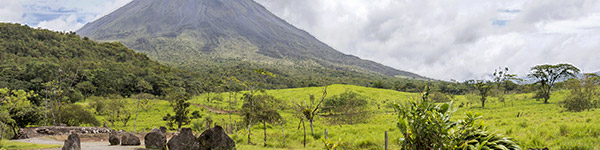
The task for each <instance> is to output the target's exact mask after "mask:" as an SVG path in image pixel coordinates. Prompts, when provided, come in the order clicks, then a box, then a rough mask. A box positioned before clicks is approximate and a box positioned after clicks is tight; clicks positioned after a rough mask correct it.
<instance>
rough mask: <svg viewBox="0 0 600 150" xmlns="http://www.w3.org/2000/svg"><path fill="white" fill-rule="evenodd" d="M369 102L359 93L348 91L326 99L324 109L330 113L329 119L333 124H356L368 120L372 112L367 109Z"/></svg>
mask: <svg viewBox="0 0 600 150" xmlns="http://www.w3.org/2000/svg"><path fill="white" fill-rule="evenodd" d="M368 104H369V102H368V101H367V99H366V98H364V97H362V96H360V95H359V94H358V93H355V92H352V91H346V92H344V93H342V94H340V95H335V96H333V97H330V98H327V99H325V101H324V102H323V108H322V111H323V112H326V113H329V116H328V117H327V119H328V120H329V122H330V123H333V124H354V123H360V122H367V121H368V118H369V117H370V116H371V113H370V112H369V111H368V110H367V105H368Z"/></svg>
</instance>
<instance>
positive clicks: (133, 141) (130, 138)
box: [121, 132, 141, 146]
mask: <svg viewBox="0 0 600 150" xmlns="http://www.w3.org/2000/svg"><path fill="white" fill-rule="evenodd" d="M121 145H123V146H129V145H134V146H137V145H141V143H140V138H138V137H137V136H135V135H134V134H132V133H129V132H125V133H123V136H121Z"/></svg>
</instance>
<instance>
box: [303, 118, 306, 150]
mask: <svg viewBox="0 0 600 150" xmlns="http://www.w3.org/2000/svg"><path fill="white" fill-rule="evenodd" d="M302 129H304V142H303V144H304V148H306V126H304V120H302Z"/></svg>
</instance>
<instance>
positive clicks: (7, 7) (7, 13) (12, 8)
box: [0, 0, 23, 22]
mask: <svg viewBox="0 0 600 150" xmlns="http://www.w3.org/2000/svg"><path fill="white" fill-rule="evenodd" d="M0 3H1V4H2V5H0V14H1V15H0V22H20V21H22V18H21V17H22V16H23V7H21V3H20V2H19V1H16V0H0Z"/></svg>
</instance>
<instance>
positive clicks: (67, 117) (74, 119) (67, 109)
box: [60, 104, 100, 126]
mask: <svg viewBox="0 0 600 150" xmlns="http://www.w3.org/2000/svg"><path fill="white" fill-rule="evenodd" d="M60 115H61V117H62V118H61V122H62V123H64V124H66V125H67V126H79V125H81V124H90V125H94V126H99V125H100V122H98V120H97V119H96V117H94V115H92V113H91V112H89V111H87V110H85V109H84V108H83V107H81V106H80V105H77V104H69V105H65V106H64V107H63V110H62V111H61V113H60Z"/></svg>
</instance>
